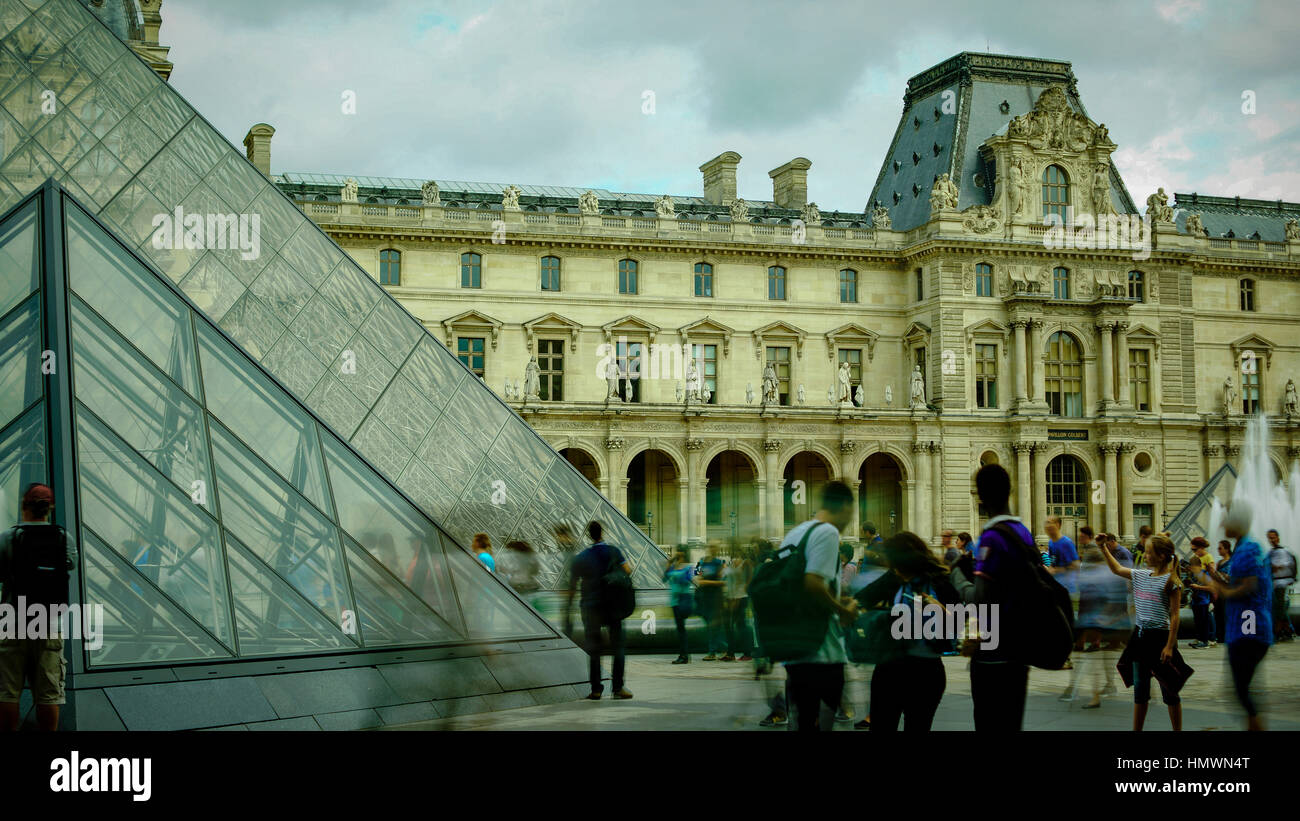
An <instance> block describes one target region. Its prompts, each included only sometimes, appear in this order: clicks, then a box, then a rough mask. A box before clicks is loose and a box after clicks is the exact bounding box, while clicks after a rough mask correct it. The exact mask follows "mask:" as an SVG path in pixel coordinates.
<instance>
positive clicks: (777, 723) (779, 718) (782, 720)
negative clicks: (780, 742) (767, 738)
mask: <svg viewBox="0 0 1300 821" xmlns="http://www.w3.org/2000/svg"><path fill="white" fill-rule="evenodd" d="M785 725H786V717H785V716H783V715H781V714H779V713H772V714H771V715H769V716H768V717H767V718H765V719H763V720H762V721H760V722H758V726H760V727H784V726H785Z"/></svg>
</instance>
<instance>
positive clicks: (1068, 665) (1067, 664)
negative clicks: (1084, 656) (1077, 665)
mask: <svg viewBox="0 0 1300 821" xmlns="http://www.w3.org/2000/svg"><path fill="white" fill-rule="evenodd" d="M1061 669H1062V670H1073V669H1074V662H1072V661H1070V660H1069V659H1066V660H1065V664H1062V665H1061Z"/></svg>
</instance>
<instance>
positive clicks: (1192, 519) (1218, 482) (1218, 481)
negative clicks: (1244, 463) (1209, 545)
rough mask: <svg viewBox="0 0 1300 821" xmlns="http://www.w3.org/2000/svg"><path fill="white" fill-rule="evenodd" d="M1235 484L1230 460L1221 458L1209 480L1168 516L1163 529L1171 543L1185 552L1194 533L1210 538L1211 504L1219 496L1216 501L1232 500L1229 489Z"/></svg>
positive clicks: (1181, 552) (1234, 473)
mask: <svg viewBox="0 0 1300 821" xmlns="http://www.w3.org/2000/svg"><path fill="white" fill-rule="evenodd" d="M1236 486H1237V471H1236V469H1235V468H1233V466H1232V465H1231V464H1229V463H1227V462H1224V463H1223V465H1222V466H1221V467H1220V468H1219V469H1218V470H1216V471H1215V472H1214V475H1213V476H1211V477H1210V480H1209V481H1208V482H1206V483H1205V484H1204V485H1203V486H1202V487H1201V489H1200V490H1198V491H1197V492H1196V494H1195V495H1194V496H1192V498H1191V501H1189V502H1188V503H1187V504H1186V505H1184V506H1183V509H1182V510H1180V511H1178V514H1177V515H1176V516H1174V518H1172V519H1170V520H1169V524H1168V526H1166V528H1165V529H1166V530H1168V531H1169V535H1170V536H1171V537H1172V538H1173V542H1174V547H1176V548H1177V549H1178V551H1179V553H1180V554H1182V555H1186V554H1189V553H1190V552H1191V545H1190V542H1191V540H1192V538H1193V537H1194V536H1205V537H1206V538H1210V512H1211V510H1213V508H1214V500H1215V499H1218V500H1219V504H1221V505H1223V506H1224V507H1227V506H1228V503H1229V502H1231V501H1232V491H1233V489H1234V488H1235V487H1236ZM1210 552H1211V553H1213V552H1214V551H1213V550H1211V551H1210Z"/></svg>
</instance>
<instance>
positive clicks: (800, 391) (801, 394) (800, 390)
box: [799, 382, 808, 405]
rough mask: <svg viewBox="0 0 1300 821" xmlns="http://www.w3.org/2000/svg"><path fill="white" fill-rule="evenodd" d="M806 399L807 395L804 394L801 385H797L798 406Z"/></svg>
mask: <svg viewBox="0 0 1300 821" xmlns="http://www.w3.org/2000/svg"><path fill="white" fill-rule="evenodd" d="M807 399H808V394H807V393H805V392H804V389H803V383H802V382H800V383H799V404H800V405H802V404H803V403H804V402H805V401H807Z"/></svg>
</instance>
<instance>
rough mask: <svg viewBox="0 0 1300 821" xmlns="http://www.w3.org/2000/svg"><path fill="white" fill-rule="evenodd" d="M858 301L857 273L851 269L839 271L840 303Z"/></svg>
mask: <svg viewBox="0 0 1300 821" xmlns="http://www.w3.org/2000/svg"><path fill="white" fill-rule="evenodd" d="M857 301H858V272H857V271H855V270H853V269H852V268H845V269H844V270H843V271H840V302H857Z"/></svg>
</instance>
